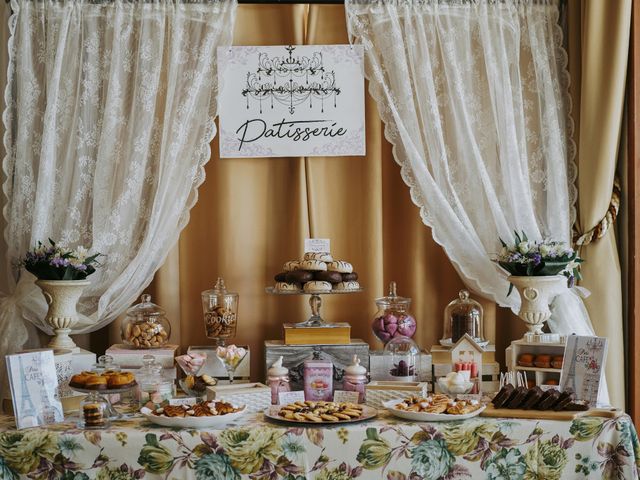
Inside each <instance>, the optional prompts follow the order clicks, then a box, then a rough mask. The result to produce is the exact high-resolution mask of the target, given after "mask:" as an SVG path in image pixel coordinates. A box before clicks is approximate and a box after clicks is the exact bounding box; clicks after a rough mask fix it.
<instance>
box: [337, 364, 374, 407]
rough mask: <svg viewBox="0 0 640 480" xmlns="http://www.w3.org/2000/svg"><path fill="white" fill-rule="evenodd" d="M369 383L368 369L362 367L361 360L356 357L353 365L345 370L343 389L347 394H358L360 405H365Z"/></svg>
mask: <svg viewBox="0 0 640 480" xmlns="http://www.w3.org/2000/svg"><path fill="white" fill-rule="evenodd" d="M367 382H368V379H367V369H366V368H364V367H363V366H362V365H360V359H359V358H358V356H357V355H354V356H353V361H352V362H351V365H349V366H348V367H347V368H345V369H344V377H343V382H342V388H343V389H344V390H345V391H347V392H358V403H364V402H365V401H366V400H367V398H366V385H367Z"/></svg>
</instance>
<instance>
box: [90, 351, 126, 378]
mask: <svg viewBox="0 0 640 480" xmlns="http://www.w3.org/2000/svg"><path fill="white" fill-rule="evenodd" d="M91 371H92V372H95V373H97V374H99V375H102V374H104V373H107V372H119V371H120V365H118V364H117V363H115V361H114V360H113V357H112V356H111V355H100V356H99V357H98V361H97V362H96V363H94V364H93V365H92V368H91Z"/></svg>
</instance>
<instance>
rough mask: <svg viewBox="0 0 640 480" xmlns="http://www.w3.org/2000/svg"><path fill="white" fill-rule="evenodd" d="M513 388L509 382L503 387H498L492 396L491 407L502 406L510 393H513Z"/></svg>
mask: <svg viewBox="0 0 640 480" xmlns="http://www.w3.org/2000/svg"><path fill="white" fill-rule="evenodd" d="M514 391H515V388H513V385H511V384H510V383H507V384H506V385H505V386H504V387H502V388H501V389H500V391H499V392H498V393H497V394H496V396H495V397H493V401H492V402H493V407H494V408H502V405H504V404H505V403H506V402H507V401H508V400H509V398H510V397H511V395H513V393H514Z"/></svg>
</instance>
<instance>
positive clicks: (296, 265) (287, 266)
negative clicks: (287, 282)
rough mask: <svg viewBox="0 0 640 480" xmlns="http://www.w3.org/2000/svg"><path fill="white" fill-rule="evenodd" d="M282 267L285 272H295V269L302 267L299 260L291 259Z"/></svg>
mask: <svg viewBox="0 0 640 480" xmlns="http://www.w3.org/2000/svg"><path fill="white" fill-rule="evenodd" d="M282 269H283V270H284V271H285V272H293V271H294V270H299V269H300V262H299V261H297V260H291V261H290V262H287V263H285V264H284V265H283V267H282Z"/></svg>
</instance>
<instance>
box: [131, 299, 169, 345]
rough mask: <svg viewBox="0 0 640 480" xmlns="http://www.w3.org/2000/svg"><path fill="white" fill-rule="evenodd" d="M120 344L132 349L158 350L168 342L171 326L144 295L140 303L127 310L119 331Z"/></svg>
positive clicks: (158, 309)
mask: <svg viewBox="0 0 640 480" xmlns="http://www.w3.org/2000/svg"><path fill="white" fill-rule="evenodd" d="M120 336H121V337H122V342H123V343H124V344H125V345H129V346H130V347H134V348H160V347H162V346H163V345H165V344H166V343H167V342H168V341H169V337H170V336H171V325H170V324H169V320H167V317H166V316H165V311H164V310H163V309H162V308H160V307H159V306H158V305H156V304H155V303H152V302H151V295H148V294H144V295H142V296H141V297H140V303H138V304H137V305H134V306H133V307H131V308H129V309H128V310H127V317H126V318H125V320H124V322H122V327H121V330H120Z"/></svg>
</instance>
